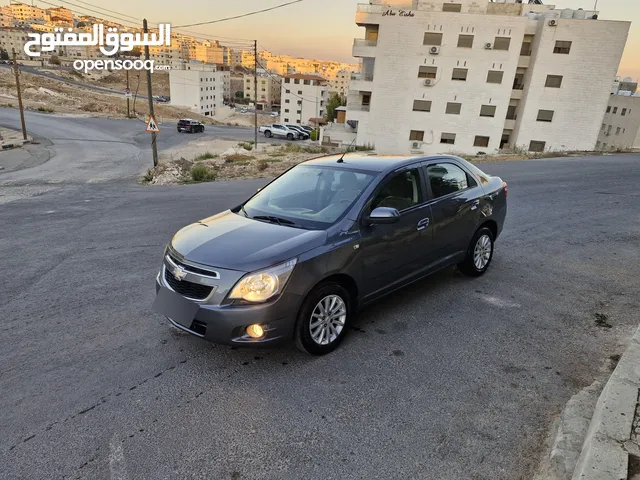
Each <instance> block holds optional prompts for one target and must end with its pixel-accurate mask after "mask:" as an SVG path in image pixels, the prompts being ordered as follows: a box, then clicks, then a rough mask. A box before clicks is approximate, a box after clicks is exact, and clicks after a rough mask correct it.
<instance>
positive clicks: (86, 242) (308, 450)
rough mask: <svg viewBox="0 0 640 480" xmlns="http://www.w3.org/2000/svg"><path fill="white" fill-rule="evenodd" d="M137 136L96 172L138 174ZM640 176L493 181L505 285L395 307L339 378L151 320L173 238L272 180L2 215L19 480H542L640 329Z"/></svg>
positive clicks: (611, 167) (10, 413) (278, 354)
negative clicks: (575, 418)
mask: <svg viewBox="0 0 640 480" xmlns="http://www.w3.org/2000/svg"><path fill="white" fill-rule="evenodd" d="M0 113H1V112H0ZM96 122H97V123H96V125H99V126H102V125H103V124H102V123H100V122H98V121H96ZM78 125H79V128H86V129H90V128H91V125H93V124H92V123H91V122H88V123H83V122H78ZM53 133H54V134H55V135H60V136H61V135H62V132H59V133H58V132H53ZM87 135H89V134H88V133H87ZM91 135H94V136H96V137H95V138H96V139H99V135H106V133H104V132H98V131H94V132H93V133H91ZM110 135H115V134H113V133H112V134H110ZM92 138H93V137H92ZM127 138H128V137H126V136H125V137H124V140H123V142H125V143H123V144H121V145H120V144H118V145H116V146H115V147H114V146H113V145H112V144H111V143H108V144H107V143H100V142H89V143H88V145H89V146H87V150H86V151H84V153H85V154H86V155H87V156H88V157H89V158H87V159H86V160H84V161H86V162H91V161H93V160H91V158H92V157H91V155H90V153H91V152H90V149H91V148H92V149H93V154H94V155H104V158H103V161H105V162H106V161H107V159H108V152H111V153H110V155H111V157H112V161H113V162H119V161H122V159H124V158H127V159H129V158H130V157H129V155H131V154H132V153H131V152H132V151H133V150H132V151H129V149H130V148H131V149H133V148H134V147H133V146H132V145H129V144H128V143H126V140H127ZM167 141H170V140H167ZM134 143H135V142H134ZM65 145H66V144H65V143H64V142H60V147H59V148H60V149H62V150H64V148H65ZM51 148H54V149H56V148H58V145H57V144H56V143H55V142H54V145H53V146H52V147H51ZM112 148H115V150H111V149H112ZM114 152H115V153H114ZM147 153H148V152H147ZM0 155H1V153H0ZM55 158H56V157H54V158H53V159H52V160H50V162H51V161H55ZM69 158H70V157H69ZM136 161H137V160H136ZM639 161H640V156H637V155H635V156H634V155H618V156H606V157H589V158H571V159H556V160H538V161H528V162H505V163H495V164H486V165H484V166H483V168H484V169H485V170H486V171H487V172H489V173H491V174H498V175H500V176H502V177H503V178H504V179H505V180H507V181H508V182H509V215H508V219H507V225H506V227H505V230H504V233H503V236H502V237H501V238H500V239H499V241H498V243H497V251H496V254H495V257H494V263H493V265H492V267H491V269H490V270H489V272H488V273H487V274H486V275H485V276H483V277H482V278H479V279H469V278H466V277H462V276H461V275H459V274H458V273H456V272H455V271H454V270H447V271H443V272H441V273H439V274H437V275H435V276H433V277H431V278H429V279H427V280H424V281H421V282H419V283H417V284H415V285H413V286H411V287H409V288H406V289H405V290H403V291H401V292H398V293H397V294H395V295H394V296H392V297H388V298H386V299H384V300H381V301H379V302H378V303H377V304H376V305H375V306H373V307H370V308H368V309H367V310H365V311H364V312H362V314H361V315H360V316H359V319H358V322H357V324H356V326H355V329H354V330H352V331H350V332H349V335H348V337H347V338H346V339H345V342H344V343H343V345H342V346H341V348H340V349H339V350H337V351H336V352H334V353H333V354H331V355H328V356H325V357H321V358H314V357H309V356H306V355H303V354H301V353H298V352H297V351H295V350H294V349H293V348H282V349H278V350H271V351H269V350H259V351H255V350H242V349H231V348H228V347H221V346H214V345H210V344H206V343H203V342H202V341H201V340H199V339H198V338H195V337H191V336H188V335H186V334H183V333H179V332H177V331H176V330H175V329H173V328H171V327H170V326H169V325H168V324H167V322H166V321H165V320H164V319H163V318H162V317H160V316H159V315H156V314H154V313H153V312H152V310H151V303H152V301H153V297H154V288H153V282H154V277H155V275H156V273H157V270H158V267H159V266H160V260H161V254H162V249H163V247H164V245H165V244H166V242H167V241H169V240H170V238H171V236H172V235H173V233H174V232H175V231H176V230H177V229H178V228H180V227H181V226H183V225H184V224H186V223H189V222H192V221H194V220H197V219H200V218H203V217H206V216H208V215H210V214H212V213H214V212H217V211H219V210H222V209H225V208H227V207H230V206H232V205H235V204H237V203H238V202H240V201H241V200H242V199H243V198H245V197H246V196H247V195H248V194H250V193H251V192H254V191H255V189H256V188H257V187H258V186H259V185H261V184H262V183H263V182H262V181H238V182H228V183H210V184H200V185H191V186H181V187H148V186H146V187H145V186H139V185H136V184H134V183H133V182H132V181H131V178H130V177H128V175H123V177H125V178H120V179H116V178H110V179H109V180H108V181H105V182H103V183H93V182H91V183H87V182H86V181H85V182H83V181H80V179H79V177H74V180H72V181H71V180H69V181H67V180H64V179H62V180H60V181H61V183H60V184H59V188H56V189H55V190H50V191H48V192H46V193H43V194H41V195H38V196H33V197H31V198H27V199H23V200H16V201H13V202H11V203H7V204H5V205H3V206H0V225H1V226H2V237H1V241H0V258H2V260H3V263H4V265H3V281H2V282H0V432H2V434H1V435H0V478H3V479H4V478H9V479H14V478H15V479H18V478H29V479H54V478H86V479H100V478H112V479H118V480H121V479H165V478H166V479H169V478H171V479H173V478H176V479H184V478H215V479H234V480H238V479H300V478H305V479H323V480H324V479H346V478H348V479H351V478H354V479H367V480H368V479H414V478H421V479H438V480H443V479H456V480H458V479H462V478H464V479H475V480H479V479H487V480H489V479H490V480H497V479H509V480H514V479H529V478H531V476H532V471H533V469H534V468H535V466H536V464H537V462H538V455H539V452H540V449H541V445H542V442H543V439H544V438H545V436H546V435H547V433H548V431H549V428H550V425H551V423H552V420H553V418H554V416H555V415H557V414H558V413H559V411H560V410H561V409H562V407H563V406H564V404H565V402H566V401H567V400H568V399H569V398H570V396H571V395H572V394H574V393H576V392H577V391H578V390H579V389H580V388H582V387H584V386H586V385H588V384H589V383H591V381H592V380H593V379H594V378H595V377H596V376H597V375H598V374H599V370H600V367H601V366H602V365H603V364H604V363H606V361H607V359H608V357H609V356H610V355H612V354H616V353H621V352H622V350H623V344H624V342H625V339H626V338H627V336H628V335H629V334H630V333H631V332H632V330H633V329H634V327H635V326H637V323H638V317H637V311H638V308H639V307H640V305H639V301H640V300H639V299H640V292H639V289H640V287H639V282H638V281H637V279H638V277H639V276H640V252H639V250H638V244H639V242H640V221H639V220H640V218H639V214H638V207H637V205H638V201H639V195H640V194H639V193H638V189H637V185H638V184H639V183H640V167H639V165H640V164H639ZM48 163H49V162H47V163H45V164H44V165H42V166H40V167H38V168H37V169H28V170H22V171H21V172H16V173H20V174H21V175H22V181H24V182H26V181H27V179H28V175H32V176H33V177H34V179H35V181H42V180H43V178H42V175H41V173H40V172H41V170H42V169H43V168H45V169H46V171H47V172H49V173H48V174H49V175H55V171H54V170H55V168H53V167H51V168H50V167H49V166H47V164H48ZM124 165H127V163H126V162H124V161H122V163H121V164H120V165H114V166H111V167H108V168H107V166H106V165H105V167H104V168H105V169H107V171H114V170H117V169H118V168H122V169H124V171H125V173H128V172H130V171H131V172H132V171H133V170H134V169H133V167H131V169H128V167H127V168H125V166H124ZM61 168H63V167H62V166H61ZM32 170H33V171H32ZM5 175H7V174H5ZM126 177H128V178H126ZM2 181H3V175H2V174H0V184H1V183H2ZM3 188H7V187H0V193H1V192H2V189H3ZM595 313H600V314H604V315H606V316H607V317H606V318H607V322H608V323H609V324H610V325H611V326H612V327H611V328H603V327H598V326H597V325H596V324H595V317H594V314H595Z"/></svg>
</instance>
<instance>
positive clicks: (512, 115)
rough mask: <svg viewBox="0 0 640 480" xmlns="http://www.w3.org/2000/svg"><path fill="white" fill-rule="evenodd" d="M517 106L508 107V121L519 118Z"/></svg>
mask: <svg viewBox="0 0 640 480" xmlns="http://www.w3.org/2000/svg"><path fill="white" fill-rule="evenodd" d="M516 108H518V107H517V106H516V105H509V106H508V107H507V120H515V119H516V118H517V117H518V116H517V115H516Z"/></svg>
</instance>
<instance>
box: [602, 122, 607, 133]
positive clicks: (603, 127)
mask: <svg viewBox="0 0 640 480" xmlns="http://www.w3.org/2000/svg"><path fill="white" fill-rule="evenodd" d="M606 127H607V126H606V125H605V124H604V123H603V124H602V128H601V130H602V131H603V132H604V129H605V128H606Z"/></svg>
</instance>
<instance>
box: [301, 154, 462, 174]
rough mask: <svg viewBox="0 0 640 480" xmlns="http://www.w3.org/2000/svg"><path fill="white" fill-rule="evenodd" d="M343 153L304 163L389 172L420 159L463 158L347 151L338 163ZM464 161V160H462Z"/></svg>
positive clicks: (456, 158)
mask: <svg viewBox="0 0 640 480" xmlns="http://www.w3.org/2000/svg"><path fill="white" fill-rule="evenodd" d="M340 157H342V154H336V155H327V156H325V157H319V158H313V159H311V160H307V161H306V162H304V165H324V166H328V165H331V166H332V167H335V168H344V169H357V170H368V171H371V172H387V171H389V172H390V171H393V170H396V169H398V168H402V167H404V166H405V165H411V164H412V163H416V162H420V161H429V160H434V159H439V160H440V159H453V160H458V161H460V160H461V159H460V158H458V157H455V156H452V155H429V156H424V155H418V156H406V155H375V154H367V153H360V152H354V153H347V154H346V155H344V158H343V161H342V162H340V163H338V160H339V159H340ZM462 161H463V160H462Z"/></svg>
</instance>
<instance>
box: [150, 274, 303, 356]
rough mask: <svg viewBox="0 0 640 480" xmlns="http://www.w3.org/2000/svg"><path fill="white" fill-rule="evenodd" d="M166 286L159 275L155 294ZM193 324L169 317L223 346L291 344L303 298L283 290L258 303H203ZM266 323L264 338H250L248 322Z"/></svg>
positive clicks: (175, 323) (177, 325)
mask: <svg viewBox="0 0 640 480" xmlns="http://www.w3.org/2000/svg"><path fill="white" fill-rule="evenodd" d="M161 288H167V286H166V285H163V283H162V280H161V278H160V275H159V276H158V277H156V294H157V293H158V292H159V291H160V289H161ZM194 303H196V304H198V311H197V313H196V314H195V316H194V319H193V322H192V324H191V326H190V327H185V326H183V325H180V324H178V323H177V322H174V321H173V320H171V319H170V318H169V317H167V319H168V320H169V321H170V322H171V324H172V325H173V326H175V327H176V328H179V329H180V330H184V331H185V332H188V333H191V334H193V335H196V336H198V337H200V338H202V339H204V340H207V341H209V342H212V343H218V344H222V345H241V346H247V347H251V346H275V345H280V344H284V343H288V342H290V341H291V340H292V338H293V331H294V328H295V322H296V318H297V315H298V310H299V309H300V305H301V304H302V298H301V297H300V296H298V295H295V294H288V293H286V292H284V293H283V294H281V295H280V296H278V297H277V298H276V299H275V300H273V301H271V302H267V303H262V304H256V305H209V304H205V303H200V302H194ZM255 323H258V324H260V325H262V326H263V328H264V330H265V335H264V336H263V337H262V338H251V337H249V336H248V335H247V334H246V328H247V327H248V326H249V325H253V324H255Z"/></svg>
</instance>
